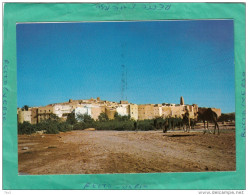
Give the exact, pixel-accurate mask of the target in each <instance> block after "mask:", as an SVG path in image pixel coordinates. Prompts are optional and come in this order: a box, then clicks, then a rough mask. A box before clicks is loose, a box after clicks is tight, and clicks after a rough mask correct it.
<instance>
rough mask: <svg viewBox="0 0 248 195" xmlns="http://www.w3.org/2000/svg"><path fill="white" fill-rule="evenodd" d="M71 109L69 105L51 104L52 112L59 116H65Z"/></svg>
mask: <svg viewBox="0 0 248 195" xmlns="http://www.w3.org/2000/svg"><path fill="white" fill-rule="evenodd" d="M72 111H73V108H72V106H71V105H62V104H56V105H54V106H53V113H54V114H56V115H57V116H58V117H59V118H65V119H66V118H67V116H68V114H70V113H71V112H72Z"/></svg>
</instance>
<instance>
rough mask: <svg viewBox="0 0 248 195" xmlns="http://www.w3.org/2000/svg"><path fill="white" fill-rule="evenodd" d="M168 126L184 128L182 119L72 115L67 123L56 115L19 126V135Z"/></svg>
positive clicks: (143, 129)
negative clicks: (35, 122) (41, 132)
mask: <svg viewBox="0 0 248 195" xmlns="http://www.w3.org/2000/svg"><path fill="white" fill-rule="evenodd" d="M165 125H167V128H168V129H175V128H176V127H177V128H181V127H182V119H180V118H167V119H163V118H156V119H149V120H148V119H147V120H138V121H135V120H132V119H131V117H130V115H128V116H121V115H119V114H118V113H115V115H114V119H112V120H110V119H109V118H108V116H107V115H106V114H105V113H101V114H100V115H99V117H98V120H96V121H95V120H94V119H92V118H91V117H90V116H89V115H87V114H84V115H77V119H75V114H74V113H70V114H69V115H68V117H67V120H66V121H61V120H60V119H59V118H58V117H57V116H56V115H53V114H52V115H51V116H50V118H49V119H47V120H43V121H41V122H40V123H38V124H33V125H32V124H30V123H28V122H24V123H22V124H18V133H19V134H31V133H35V132H36V131H41V130H45V131H46V133H48V134H56V133H59V132H66V131H70V130H83V129H87V128H95V129H97V130H117V131H125V130H129V131H130V130H131V131H134V130H139V131H148V130H156V129H163V128H164V126H165Z"/></svg>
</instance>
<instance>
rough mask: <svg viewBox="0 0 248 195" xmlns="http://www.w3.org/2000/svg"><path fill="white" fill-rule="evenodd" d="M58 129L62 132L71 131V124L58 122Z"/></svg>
mask: <svg viewBox="0 0 248 195" xmlns="http://www.w3.org/2000/svg"><path fill="white" fill-rule="evenodd" d="M58 130H59V131H61V132H66V131H70V130H71V126H70V124H68V123H67V122H62V123H58Z"/></svg>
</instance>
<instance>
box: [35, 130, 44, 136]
mask: <svg viewBox="0 0 248 195" xmlns="http://www.w3.org/2000/svg"><path fill="white" fill-rule="evenodd" d="M35 133H36V134H39V135H42V134H44V133H46V130H41V131H36V132H35Z"/></svg>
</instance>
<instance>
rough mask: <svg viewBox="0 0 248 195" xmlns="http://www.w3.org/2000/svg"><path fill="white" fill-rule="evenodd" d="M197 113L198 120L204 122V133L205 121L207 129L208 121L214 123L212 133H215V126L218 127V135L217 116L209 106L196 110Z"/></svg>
mask: <svg viewBox="0 0 248 195" xmlns="http://www.w3.org/2000/svg"><path fill="white" fill-rule="evenodd" d="M197 114H198V120H202V121H203V123H204V129H205V131H204V133H206V128H205V122H206V121H207V129H208V122H213V123H214V124H215V126H214V134H215V130H216V127H217V128H218V135H219V134H220V129H219V125H218V123H217V119H218V116H217V114H216V113H215V112H214V111H213V110H212V109H211V108H207V109H200V110H199V111H198V112H197ZM210 132H211V131H210Z"/></svg>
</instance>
